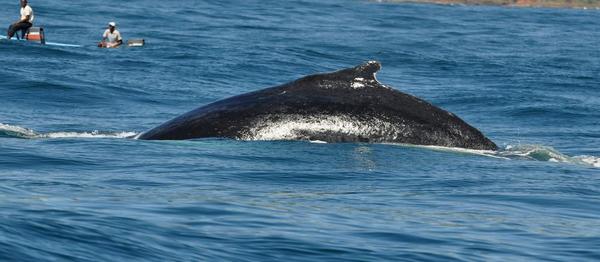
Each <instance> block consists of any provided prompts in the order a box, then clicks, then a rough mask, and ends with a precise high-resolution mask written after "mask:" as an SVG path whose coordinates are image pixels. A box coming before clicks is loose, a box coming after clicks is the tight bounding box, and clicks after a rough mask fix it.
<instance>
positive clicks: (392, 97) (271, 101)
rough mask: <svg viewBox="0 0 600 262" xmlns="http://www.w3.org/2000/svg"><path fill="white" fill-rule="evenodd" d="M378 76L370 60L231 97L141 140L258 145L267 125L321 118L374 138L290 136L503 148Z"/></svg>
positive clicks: (329, 133)
mask: <svg viewBox="0 0 600 262" xmlns="http://www.w3.org/2000/svg"><path fill="white" fill-rule="evenodd" d="M380 69H381V64H380V63H379V62H374V61H371V62H367V63H365V64H362V65H359V66H356V67H354V68H348V69H343V70H340V71H336V72H332V73H325V74H315V75H310V76H306V77H303V78H300V79H298V80H295V81H293V82H290V83H287V84H284V85H280V86H276V87H271V88H267V89H263V90H259V91H255V92H251V93H246V94H242V95H238V96H235V97H231V98H227V99H224V100H221V101H217V102H214V103H212V104H208V105H205V106H202V107H199V108H197V109H195V110H193V111H190V112H188V113H185V114H183V115H181V116H179V117H176V118H174V119H172V120H170V121H168V122H166V123H164V124H162V125H160V126H158V127H155V128H153V129H151V130H149V131H147V132H145V133H143V134H141V135H140V136H139V137H138V139H147V140H183V139H195V138H208V137H219V138H233V139H252V135H253V134H252V133H253V132H255V131H256V130H258V129H260V127H261V125H265V124H268V122H272V123H273V124H277V123H278V121H284V120H285V121H304V122H319V118H323V119H327V118H328V117H338V118H336V119H339V118H340V117H341V118H343V119H348V121H351V122H353V124H355V125H356V126H362V127H368V128H367V129H364V130H371V131H369V132H365V133H364V134H363V133H358V134H357V133H356V132H350V131H349V132H345V131H344V130H343V129H340V128H337V129H331V130H323V129H322V128H320V129H316V130H310V129H298V130H292V131H291V132H293V134H291V135H290V136H288V137H291V138H290V139H297V140H320V141H326V142H330V143H335V142H372V143H385V142H386V143H406V144H415V145H436V146H445V147H460V148H469V149H480V150H496V149H497V146H496V144H494V142H492V141H491V140H490V139H488V138H487V137H485V136H484V135H483V134H482V133H481V132H480V131H479V130H477V129H476V128H474V127H472V126H470V125H469V124H467V123H466V122H464V121H463V120H462V119H460V118H458V117H457V116H455V115H454V114H452V113H450V112H447V111H445V110H443V109H440V108H438V107H436V106H434V105H432V104H430V103H428V102H426V101H424V100H422V99H419V98H417V97H415V96H412V95H409V94H405V93H402V92H400V91H397V90H394V89H392V88H390V87H387V86H384V85H382V84H381V83H379V82H378V81H377V80H376V78H375V73H376V72H377V71H379V70H380ZM369 128H370V129H369ZM361 130H363V129H361ZM373 130H374V131H373Z"/></svg>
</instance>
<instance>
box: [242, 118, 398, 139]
mask: <svg viewBox="0 0 600 262" xmlns="http://www.w3.org/2000/svg"><path fill="white" fill-rule="evenodd" d="M252 126H253V127H252V128H250V129H248V130H247V131H246V132H244V134H241V136H240V137H239V139H242V140H321V141H337V140H339V139H341V138H343V137H350V138H352V137H368V138H373V137H375V138H377V139H381V140H384V141H389V140H393V139H395V138H396V137H398V136H399V135H400V134H402V133H403V132H404V130H402V129H403V128H401V127H398V126H396V125H394V124H392V123H389V122H387V121H385V120H381V119H377V118H372V119H370V120H367V121H365V120H360V119H357V118H355V117H352V116H348V115H312V116H306V115H295V114H294V115H278V116H265V117H263V118H260V119H256V121H255V123H254V124H253V125H252Z"/></svg>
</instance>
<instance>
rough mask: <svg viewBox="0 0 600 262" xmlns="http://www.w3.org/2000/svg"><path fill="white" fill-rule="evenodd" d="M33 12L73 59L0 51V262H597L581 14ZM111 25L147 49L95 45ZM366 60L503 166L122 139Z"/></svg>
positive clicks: (372, 7)
mask: <svg viewBox="0 0 600 262" xmlns="http://www.w3.org/2000/svg"><path fill="white" fill-rule="evenodd" d="M31 5H32V6H33V8H34V10H35V12H36V13H35V14H36V23H37V24H38V25H43V26H44V27H45V29H46V35H47V39H48V41H52V42H58V43H66V44H75V45H82V47H80V48H74V47H55V46H39V45H36V44H32V43H19V42H7V41H0V57H2V64H1V66H0V79H2V81H1V82H0V93H1V95H0V260H1V261H72V260H75V261H130V260H143V261H307V260H314V261H327V260H339V261H378V260H385V261H443V260H464V261H507V260H514V261H532V260H540V261H597V260H599V259H600V251H599V249H598V247H599V246H600V147H599V146H600V49H599V48H598V43H599V42H600V31H599V30H598V28H600V11H598V10H577V9H542V8H533V9H529V8H506V7H484V6H461V5H456V6H450V5H429V4H390V3H379V2H375V1H362V0H346V1H339V0H327V1H322V0H297V1H258V0H244V1H233V0H231V1H195V0H182V1H175V2H170V1H158V0H145V1H141V0H131V1H115V0H107V1H65V0H53V1H34V0H32V1H31ZM17 16H18V2H17V1H3V2H2V3H0V23H1V24H3V25H5V26H8V24H10V23H11V22H12V21H14V20H15V19H17ZM113 20H114V21H116V22H117V23H118V25H119V27H120V28H119V29H120V31H121V33H122V34H123V36H124V38H125V39H130V38H144V39H146V42H147V45H146V46H145V47H143V48H122V49H115V50H106V49H98V48H96V47H95V44H96V42H97V41H98V40H99V39H100V37H101V34H102V32H103V30H104V27H105V24H106V23H107V22H109V21H113ZM2 34H4V33H2ZM368 60H377V61H380V62H381V63H382V64H383V69H382V70H381V71H380V72H379V74H378V79H379V80H380V82H382V83H384V84H386V85H389V86H392V87H394V88H396V89H398V90H401V91H403V92H407V93H410V94H413V95H416V96H418V97H421V98H423V99H426V100H428V101H430V102H432V103H433V104H435V105H437V106H440V107H442V108H444V109H446V110H448V111H451V112H453V113H455V114H457V115H458V116H460V117H461V118H463V119H464V120H465V121H467V122H468V123H470V124H472V125H473V126H475V127H477V128H478V129H480V130H481V131H482V132H484V133H485V134H486V135H487V136H488V137H490V138H491V139H492V140H494V141H495V142H496V143H497V144H498V145H499V146H500V147H501V148H502V149H501V150H499V151H497V152H478V151H469V150H460V149H448V148H436V147H415V146H407V145H394V144H353V143H340V144H323V143H311V142H294V141H236V140H229V139H202V140H194V141H139V140H135V139H132V138H131V137H133V136H135V135H137V134H139V133H140V132H143V131H145V130H148V129H150V128H152V127H154V126H156V125H158V124H161V123H163V122H165V121H167V120H169V119H170V118H173V117H175V116H178V115H180V114H182V113H184V112H187V111H189V110H191V109H194V108H196V107H198V106H201V105H205V104H207V103H210V102H214V101H217V100H219V99H223V98H227V97H230V96H233V95H237V94H241V93H245V92H249V91H254V90H259V89H262V88H266V87H270V86H275V85H279V84H282V83H286V82H288V81H291V80H294V79H296V78H299V77H301V76H304V75H308V74H312V73H317V72H328V71H333V70H337V69H341V68H346V67H352V66H355V65H358V64H360V63H363V62H364V61H368Z"/></svg>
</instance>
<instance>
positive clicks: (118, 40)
mask: <svg viewBox="0 0 600 262" xmlns="http://www.w3.org/2000/svg"><path fill="white" fill-rule="evenodd" d="M122 44H123V38H122V37H121V32H119V33H118V34H117V44H116V45H115V47H117V46H120V45H122Z"/></svg>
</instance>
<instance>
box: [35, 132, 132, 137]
mask: <svg viewBox="0 0 600 262" xmlns="http://www.w3.org/2000/svg"><path fill="white" fill-rule="evenodd" d="M136 135H137V133H136V132H100V131H92V132H54V133H47V134H42V135H40V136H39V137H40V138H129V137H134V136H136Z"/></svg>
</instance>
